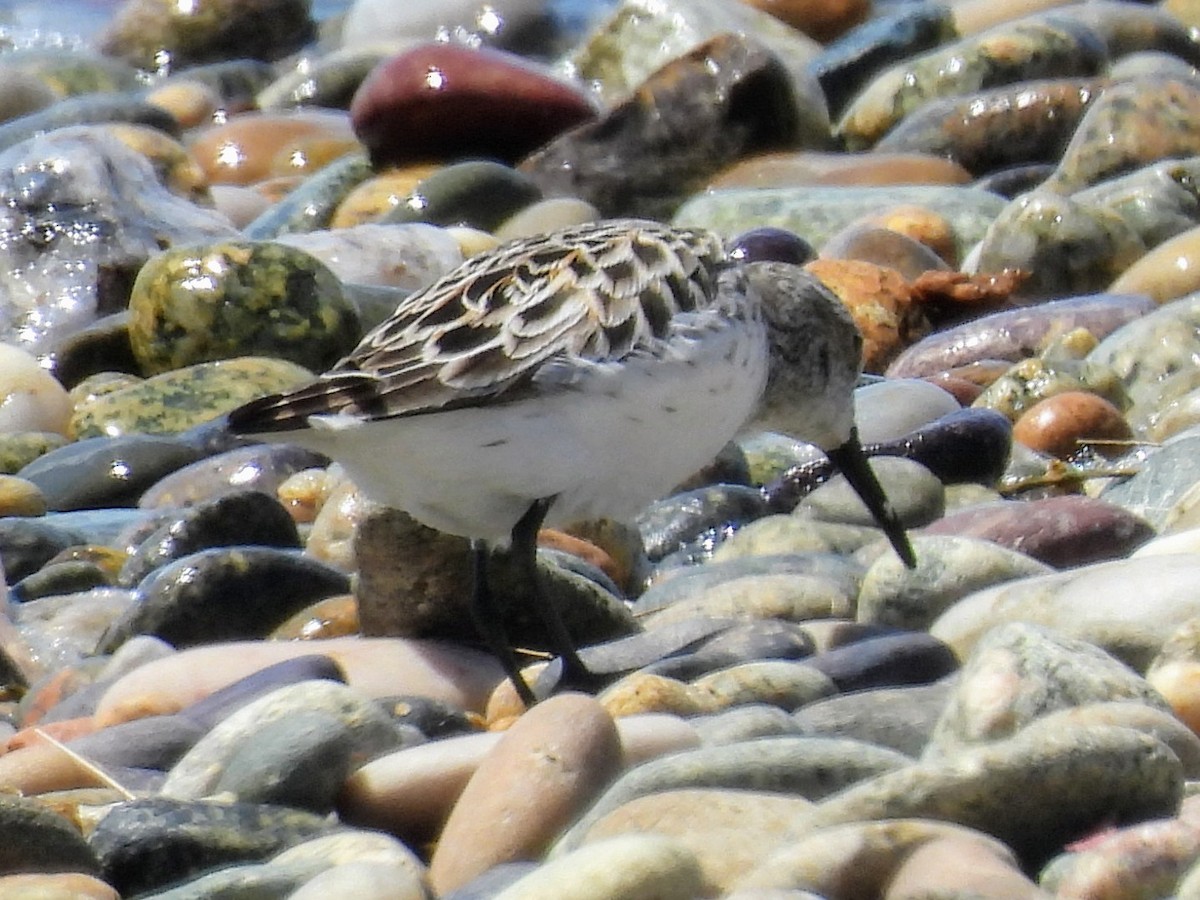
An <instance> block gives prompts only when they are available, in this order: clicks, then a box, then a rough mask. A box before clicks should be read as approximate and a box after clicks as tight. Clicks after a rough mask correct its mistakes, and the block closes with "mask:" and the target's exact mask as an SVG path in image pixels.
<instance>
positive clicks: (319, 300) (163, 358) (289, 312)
mask: <svg viewBox="0 0 1200 900" xmlns="http://www.w3.org/2000/svg"><path fill="white" fill-rule="evenodd" d="M129 312H130V320H129V337H130V341H131V343H132V346H133V353H134V356H136V357H137V359H138V361H139V362H140V364H141V366H142V368H143V369H144V370H145V371H146V372H148V373H150V374H154V373H158V372H166V371H170V370H172V369H179V368H182V367H184V366H190V365H194V364H196V363H202V362H211V361H214V360H222V359H228V358H230V357H237V356H253V355H255V354H256V353H259V354H262V355H265V356H272V357H278V358H281V359H286V360H288V361H290V362H293V363H296V364H297V365H301V366H305V367H306V368H309V369H312V370H314V371H324V370H325V369H327V368H328V367H329V366H330V365H332V364H333V363H334V362H335V361H336V360H337V359H339V358H340V357H341V356H342V355H344V354H345V353H347V352H348V351H349V350H350V349H351V348H353V346H354V345H355V343H356V342H357V341H358V338H359V337H360V335H361V326H360V324H359V320H358V314H357V312H356V311H355V310H354V309H353V307H352V306H351V305H350V304H349V302H348V301H347V300H346V298H345V296H344V295H343V293H342V290H341V286H340V284H339V282H338V280H337V277H336V276H335V275H334V274H333V273H332V272H330V271H329V269H328V268H326V267H325V265H324V264H323V263H321V262H320V261H318V260H317V259H315V258H314V257H312V256H310V255H309V254H307V253H305V252H303V251H301V250H297V249H295V248H292V247H286V246H284V245H281V244H270V243H252V242H246V241H229V242H223V243H216V244H210V245H208V246H201V247H190V248H186V249H178V250H168V251H166V252H164V253H161V254H159V255H158V256H156V257H155V258H154V259H153V260H151V261H150V262H149V263H147V264H146V265H145V266H143V267H142V270H141V271H140V272H139V273H138V277H137V280H136V281H135V282H134V287H133V293H132V294H131V295H130V298H129ZM268 312H269V313H270V314H269V315H268V314H267V313H268Z"/></svg>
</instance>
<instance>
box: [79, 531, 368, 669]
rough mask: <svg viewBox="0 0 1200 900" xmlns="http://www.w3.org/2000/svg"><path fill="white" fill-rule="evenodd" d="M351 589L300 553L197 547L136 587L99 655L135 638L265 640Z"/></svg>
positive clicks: (179, 643) (181, 643)
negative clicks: (283, 624)
mask: <svg viewBox="0 0 1200 900" xmlns="http://www.w3.org/2000/svg"><path fill="white" fill-rule="evenodd" d="M349 589H350V582H349V579H347V578H346V576H345V575H343V574H342V573H341V572H338V571H336V570H335V569H331V568H330V567H328V566H326V565H324V564H323V563H319V562H317V561H316V560H313V559H310V558H308V557H306V556H304V555H303V554H302V553H300V552H298V551H296V550H285V549H276V548H273V547H252V546H240V547H218V548H213V549H208V550H200V551H197V552H195V553H191V554H189V555H187V556H184V557H181V558H179V559H176V560H174V561H173V562H170V563H168V564H166V565H164V566H162V567H161V568H158V569H155V570H153V572H152V573H151V574H150V575H149V576H148V577H147V578H146V579H145V580H143V581H142V582H141V584H139V585H138V588H137V594H138V603H137V606H135V607H134V608H133V609H132V610H131V611H130V613H129V614H128V615H126V616H123V617H122V618H121V619H119V620H118V621H116V622H114V623H113V625H112V627H111V628H110V629H109V631H108V633H107V634H106V635H105V636H104V638H103V640H102V641H101V647H102V648H103V649H102V650H100V652H111V651H112V650H115V649H116V648H117V647H119V646H120V645H121V644H122V643H123V642H124V641H126V640H128V639H129V638H130V637H132V636H133V635H135V634H153V635H155V636H157V637H161V638H162V639H163V640H165V641H168V642H170V643H171V644H174V645H175V646H176V647H192V646H196V645H197V644H202V643H205V642H209V641H218V640H226V641H230V640H244V639H247V638H255V637H261V636H263V635H265V634H266V633H267V632H268V631H270V630H271V628H273V627H274V626H275V625H278V624H279V623H280V622H282V621H283V620H285V619H286V618H287V617H288V616H290V615H292V614H293V613H295V612H297V611H298V610H300V609H303V608H304V607H305V606H307V605H308V604H310V603H312V602H313V601H314V600H317V599H320V598H322V597H329V596H332V595H334V594H344V593H346V592H347V591H348V590H349Z"/></svg>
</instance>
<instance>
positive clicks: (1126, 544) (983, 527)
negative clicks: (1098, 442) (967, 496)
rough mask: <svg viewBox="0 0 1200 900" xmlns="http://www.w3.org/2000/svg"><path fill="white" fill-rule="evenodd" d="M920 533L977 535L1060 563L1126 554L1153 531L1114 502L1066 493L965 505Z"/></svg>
mask: <svg viewBox="0 0 1200 900" xmlns="http://www.w3.org/2000/svg"><path fill="white" fill-rule="evenodd" d="M925 533H926V534H946V535H958V536H961V537H973V538H981V539H983V540H989V541H993V542H995V543H997V544H999V545H1001V546H1002V547H1008V548H1010V549H1020V551H1021V552H1022V553H1025V554H1027V555H1029V556H1032V557H1033V558H1034V559H1036V560H1040V561H1041V562H1044V563H1047V564H1049V565H1052V566H1058V567H1065V566H1079V565H1083V564H1086V563H1093V562H1099V561H1101V560H1105V559H1117V558H1120V557H1123V556H1126V555H1128V554H1129V553H1130V551H1132V550H1133V549H1134V548H1136V547H1138V546H1139V545H1141V544H1144V543H1145V542H1146V541H1148V540H1149V539H1150V538H1151V537H1153V536H1154V529H1153V527H1152V526H1151V525H1150V524H1149V523H1148V522H1146V521H1145V520H1144V519H1142V518H1141V517H1139V516H1136V515H1134V514H1132V513H1129V512H1126V511H1125V510H1124V509H1122V508H1121V507H1119V506H1116V505H1115V504H1113V503H1108V502H1105V501H1103V500H1093V499H1092V498H1090V497H1082V496H1077V495H1067V496H1062V497H1047V498H1045V499H1042V500H1030V501H1021V502H1012V501H1010V502H1002V503H988V504H984V505H982V506H977V507H968V508H966V509H963V510H960V511H958V512H955V513H950V514H949V515H947V516H945V517H943V518H941V519H939V520H938V521H936V522H934V523H933V524H932V525H929V526H927V527H926V529H925Z"/></svg>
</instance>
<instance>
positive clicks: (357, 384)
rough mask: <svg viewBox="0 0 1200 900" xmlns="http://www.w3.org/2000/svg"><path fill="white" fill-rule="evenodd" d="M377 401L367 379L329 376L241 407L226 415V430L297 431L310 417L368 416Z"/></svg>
mask: <svg viewBox="0 0 1200 900" xmlns="http://www.w3.org/2000/svg"><path fill="white" fill-rule="evenodd" d="M377 397H378V394H377V392H376V390H375V379H374V378H372V377H371V376H369V375H362V374H358V373H351V374H339V375H329V376H325V377H322V378H318V379H317V380H316V381H313V382H311V383H309V384H306V385H304V386H303V387H300V388H297V389H295V390H292V391H285V392H283V393H279V394H269V395H267V396H266V397H259V398H258V399H257V400H251V401H250V402H248V403H244V404H242V405H241V406H239V407H238V408H237V409H235V410H233V411H232V412H230V413H228V415H227V417H226V422H227V426H226V427H227V428H228V429H229V432H230V433H231V434H237V435H255V434H277V433H281V432H288V431H298V430H301V429H305V428H308V427H309V421H308V420H309V417H310V416H319V415H336V414H338V413H353V414H360V415H370V414H371V411H372V407H373V406H374V400H375V399H376V398H377Z"/></svg>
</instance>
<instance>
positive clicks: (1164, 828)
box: [1039, 816, 1200, 897]
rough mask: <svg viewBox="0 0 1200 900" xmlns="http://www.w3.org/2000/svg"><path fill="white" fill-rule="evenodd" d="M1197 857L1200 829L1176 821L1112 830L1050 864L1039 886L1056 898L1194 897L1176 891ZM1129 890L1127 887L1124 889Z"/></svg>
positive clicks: (1189, 821) (1190, 820) (1186, 820)
mask: <svg viewBox="0 0 1200 900" xmlns="http://www.w3.org/2000/svg"><path fill="white" fill-rule="evenodd" d="M1197 856H1200V825H1198V824H1197V822H1196V821H1195V819H1194V818H1185V817H1182V816H1181V817H1179V818H1175V819H1160V820H1156V821H1153V822H1144V823H1142V824H1140V825H1130V826H1126V827H1125V828H1120V829H1115V830H1112V831H1110V832H1109V833H1107V834H1101V835H1097V836H1095V837H1093V838H1092V839H1091V840H1089V841H1087V842H1086V843H1085V845H1084V846H1082V847H1078V848H1076V847H1072V849H1071V850H1070V851H1068V852H1067V853H1065V854H1063V855H1061V856H1059V857H1058V858H1056V859H1054V860H1052V861H1051V862H1050V864H1049V865H1048V866H1046V868H1045V869H1043V870H1042V873H1041V876H1040V878H1039V882H1040V883H1041V885H1042V887H1043V888H1044V889H1048V890H1053V891H1054V894H1055V896H1058V897H1069V896H1075V897H1083V896H1089V895H1090V896H1096V895H1097V894H1099V893H1101V892H1103V891H1109V892H1113V891H1115V890H1121V889H1124V890H1125V891H1126V893H1127V894H1128V895H1133V893H1134V892H1137V893H1140V894H1141V895H1142V896H1147V895H1149V894H1152V893H1158V894H1159V895H1160V896H1170V897H1188V896H1194V894H1189V893H1187V892H1185V891H1183V890H1181V888H1182V887H1183V884H1182V883H1181V882H1182V881H1183V879H1184V876H1186V875H1187V873H1188V872H1189V871H1190V870H1191V868H1192V867H1193V866H1194V864H1195V861H1196V857H1197ZM1126 886H1128V887H1126Z"/></svg>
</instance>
